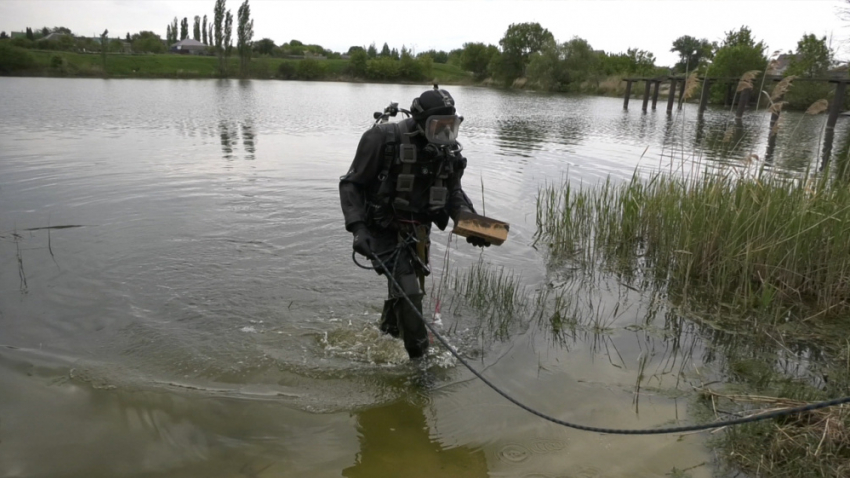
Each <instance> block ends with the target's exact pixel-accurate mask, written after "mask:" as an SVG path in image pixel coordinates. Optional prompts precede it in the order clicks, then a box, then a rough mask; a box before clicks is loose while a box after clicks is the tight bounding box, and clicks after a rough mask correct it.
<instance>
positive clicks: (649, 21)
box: [0, 0, 850, 65]
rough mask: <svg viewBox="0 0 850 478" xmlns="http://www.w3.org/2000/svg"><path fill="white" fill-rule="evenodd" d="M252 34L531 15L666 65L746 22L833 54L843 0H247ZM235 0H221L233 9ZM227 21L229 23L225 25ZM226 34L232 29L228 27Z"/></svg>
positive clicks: (86, 17)
mask: <svg viewBox="0 0 850 478" xmlns="http://www.w3.org/2000/svg"><path fill="white" fill-rule="evenodd" d="M249 3H250V5H251V13H252V18H254V32H255V33H254V35H255V36H254V39H255V40H258V39H260V38H264V37H268V38H271V39H272V40H274V41H275V43H276V44H281V43H283V42H287V41H289V40H291V39H293V38H294V39H298V40H300V41H302V42H304V43H317V44H319V45H322V46H323V47H325V48H329V49H331V50H334V51H339V52H345V51H347V50H348V48H349V47H350V46H352V45H362V46H368V45H369V44H370V43H372V42H374V43H375V44H376V46H377V47H378V49H380V48H381V46H382V45H383V44H384V42H387V43H388V44H389V45H390V47H395V48H399V49H400V48H401V46H402V45H406V46H407V47H408V48H413V49H414V50H415V51H417V52H418V51H423V50H428V49H431V48H433V49H437V50H446V51H448V50H451V49H454V48H460V47H461V46H462V45H463V43H465V42H485V43H492V44H495V45H498V42H499V39H500V38H501V37H502V35H503V34H504V32H505V30H506V29H507V27H508V25H510V24H511V23H521V22H538V23H540V24H541V25H542V26H543V27H544V28H547V29H549V31H551V32H552V33H553V34H554V36H555V38H556V39H557V40H558V41H561V42H563V41H567V40H569V39H570V38H572V37H573V36H579V37H582V38H584V39H586V40H588V41H589V42H590V44H591V45H592V46H593V47H594V48H595V49H601V50H605V51H608V52H613V53H617V52H621V51H625V50H626V49H627V48H641V49H644V50H649V51H651V52H652V53H654V54H655V55H656V58H657V59H658V60H657V64H659V65H672V64H673V63H674V62H675V61H676V55H675V54H674V53H671V52H670V47H671V43H672V42H673V40H675V39H676V38H678V37H680V36H682V35H691V36H695V37H697V38H707V39H708V40H712V41H719V40H720V39H722V37H723V32H724V31H728V30H732V29H736V28H738V27H740V26H741V25H748V26H749V27H750V29H751V30H752V31H753V33H754V35H755V36H756V38H757V39H758V40H764V41H765V42H766V43H767V45H768V46H769V52H768V53H771V52H773V51H775V50H782V51H787V50H793V49H794V48H795V47H796V44H797V40H799V39H800V37H801V36H802V35H803V34H805V33H814V34H816V35H818V36H827V37H832V38H833V46H834V47H840V48H836V49H837V50H839V52H838V53H839V57H840V58H842V59H846V58H850V49H848V48H846V47H845V46H844V45H846V44H848V39H850V28H848V26H850V21H842V20H841V18H839V16H838V11H839V10H840V9H841V8H842V6H843V5H845V2H844V1H843V0H734V1H733V0H630V1H621V0H595V1H584V0H561V1H497V0H490V1H485V0H475V1H471V0H457V1H428V2H420V1H402V0H397V1H389V0H387V1H368V2H367V1H329V0H314V1H310V2H305V1H281V0H250V1H249ZM214 4H215V2H214V0H182V1H181V0H177V1H160V0H0V30H2V31H6V32H7V33H8V32H10V31H22V30H24V29H25V28H26V27H33V28H40V27H42V26H49V27H53V26H60V25H61V26H66V27H68V28H70V29H71V30H72V31H74V32H75V33H77V34H81V35H82V34H85V35H91V36H96V35H99V34H100V33H102V32H103V30H104V28H108V29H109V32H110V36H112V35H115V34H118V35H116V36H119V35H120V36H121V37H123V36H124V35H126V33H127V32H129V33H135V32H138V31H140V30H152V31H154V32H156V33H158V34H160V36H162V37H165V29H166V25H168V23H169V22H170V20H171V19H172V18H174V17H175V16H176V17H178V18H179V19H182V18H183V17H188V18H189V26H190V35H191V26H192V19H193V18H194V16H195V15H200V16H201V17H203V15H207V17H208V19H212V16H213V15H212V12H213V6H214ZM240 4H241V0H228V1H227V8H228V9H230V10H231V11H232V12H233V14H234V16H235V15H236V10H237V9H238V8H239V5H240ZM234 30H235V28H234ZM234 37H235V32H234Z"/></svg>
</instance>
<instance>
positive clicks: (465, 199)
mask: <svg viewBox="0 0 850 478" xmlns="http://www.w3.org/2000/svg"><path fill="white" fill-rule="evenodd" d="M456 164H457V166H455V171H454V173H452V175H451V176H449V178H448V181H447V182H446V187H447V188H448V198H447V200H446V211H448V213H449V217H451V218H452V220H453V221H454V222H457V217H458V215H459V214H460V213H461V212H464V211H465V212H475V208H474V207H472V201H471V200H470V199H469V196H467V195H466V193H465V192H464V191H463V187H462V186H461V184H460V180H461V178H462V177H463V171H464V169H466V158H463V157H462V159H461V160H460V161H458V162H457V163H456Z"/></svg>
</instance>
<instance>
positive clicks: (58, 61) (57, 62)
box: [50, 55, 62, 68]
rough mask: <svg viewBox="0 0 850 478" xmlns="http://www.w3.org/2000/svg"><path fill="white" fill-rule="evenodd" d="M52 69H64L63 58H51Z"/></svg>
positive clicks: (56, 56)
mask: <svg viewBox="0 0 850 478" xmlns="http://www.w3.org/2000/svg"><path fill="white" fill-rule="evenodd" d="M50 67H51V68H62V57H61V56H59V55H53V56H51V57H50Z"/></svg>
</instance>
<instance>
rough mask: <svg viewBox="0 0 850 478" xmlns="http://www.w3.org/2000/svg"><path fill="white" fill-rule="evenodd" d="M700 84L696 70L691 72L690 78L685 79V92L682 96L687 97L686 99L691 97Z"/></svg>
mask: <svg viewBox="0 0 850 478" xmlns="http://www.w3.org/2000/svg"><path fill="white" fill-rule="evenodd" d="M699 84H700V81H699V78H697V74H696V72H694V73H691V75H690V76H688V79H687V80H685V94H684V95H682V97H683V98H685V100H689V99H691V97H692V96H693V95H694V91H696V89H697V86H699Z"/></svg>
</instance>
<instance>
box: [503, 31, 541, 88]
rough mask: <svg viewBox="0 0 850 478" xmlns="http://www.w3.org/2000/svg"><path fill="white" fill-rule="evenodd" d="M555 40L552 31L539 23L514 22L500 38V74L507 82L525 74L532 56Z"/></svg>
mask: <svg viewBox="0 0 850 478" xmlns="http://www.w3.org/2000/svg"><path fill="white" fill-rule="evenodd" d="M554 42H555V37H554V36H552V33H551V32H549V30H547V29H545V28H543V27H542V26H540V24H539V23H512V24H511V25H510V26H509V27H508V29H507V31H505V35H504V36H503V37H502V39H501V40H499V45H500V46H501V47H502V60H501V66H500V70H501V71H500V73H501V75H500V76H501V77H502V79H503V81H504V82H505V84H510V83H512V82H513V81H514V80H515V79H517V78H519V77H521V76H523V75H525V68H526V66H527V65H528V62H529V58H530V56H531V55H532V54H533V53H539V52H540V51H541V50H543V49H544V48H546V47H549V46H551V45H552V44H553V43H554Z"/></svg>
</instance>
